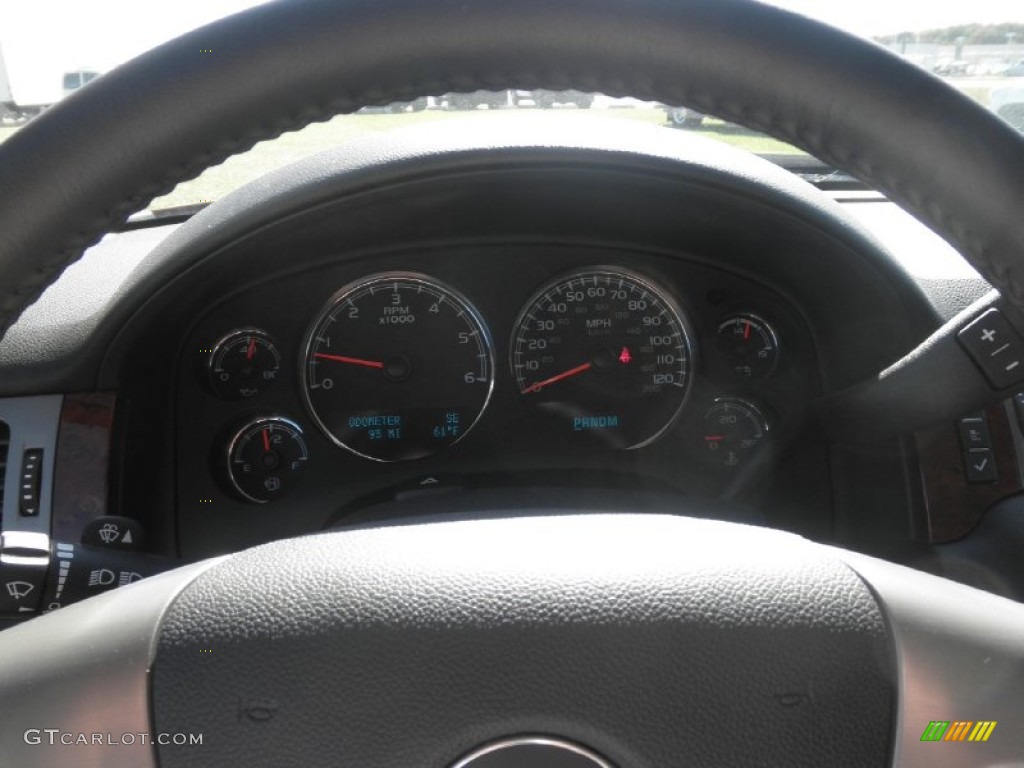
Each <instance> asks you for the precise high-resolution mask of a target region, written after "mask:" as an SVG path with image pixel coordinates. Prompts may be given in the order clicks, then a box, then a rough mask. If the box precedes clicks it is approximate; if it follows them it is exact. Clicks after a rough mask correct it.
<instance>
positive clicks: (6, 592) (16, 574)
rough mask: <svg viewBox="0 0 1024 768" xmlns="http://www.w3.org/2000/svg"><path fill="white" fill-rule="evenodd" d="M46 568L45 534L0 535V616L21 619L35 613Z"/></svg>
mask: <svg viewBox="0 0 1024 768" xmlns="http://www.w3.org/2000/svg"><path fill="white" fill-rule="evenodd" d="M49 564H50V538H49V537H48V536H47V535H46V534H44V533H31V532H27V531H5V532H4V533H3V534H0V616H13V617H19V616H20V617H25V616H31V615H34V614H35V613H36V612H37V611H38V610H39V606H40V604H41V602H42V596H43V585H44V584H45V583H46V572H47V568H48V567H49Z"/></svg>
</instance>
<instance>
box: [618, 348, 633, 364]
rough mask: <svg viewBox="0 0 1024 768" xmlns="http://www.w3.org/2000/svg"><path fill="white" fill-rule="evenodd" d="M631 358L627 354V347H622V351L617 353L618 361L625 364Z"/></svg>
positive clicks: (631, 357)
mask: <svg viewBox="0 0 1024 768" xmlns="http://www.w3.org/2000/svg"><path fill="white" fill-rule="evenodd" d="M632 359H633V356H632V355H631V354H629V347H623V348H622V351H621V352H620V353H619V362H620V363H622V364H623V365H625V364H626V363H628V362H629V361H630V360H632Z"/></svg>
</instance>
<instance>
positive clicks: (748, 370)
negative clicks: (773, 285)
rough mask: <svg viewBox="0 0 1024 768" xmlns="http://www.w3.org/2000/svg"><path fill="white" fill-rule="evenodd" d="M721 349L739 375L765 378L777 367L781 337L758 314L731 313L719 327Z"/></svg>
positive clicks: (719, 346) (746, 377)
mask: <svg viewBox="0 0 1024 768" xmlns="http://www.w3.org/2000/svg"><path fill="white" fill-rule="evenodd" d="M718 351H719V352H721V353H722V355H724V356H725V358H726V359H727V360H728V363H729V367H730V368H731V369H732V372H733V373H735V374H736V375H737V376H740V377H742V378H745V379H753V378H762V377H764V376H768V375H770V374H771V373H772V371H774V370H775V365H776V363H778V361H779V340H778V336H776V335H775V330H774V329H773V328H772V327H771V326H770V325H769V324H768V323H766V322H765V321H764V320H762V319H761V318H760V317H758V316H757V315H752V314H750V313H749V312H744V313H743V314H739V315H730V316H729V317H727V318H725V320H723V321H722V323H721V324H720V325H719V326H718Z"/></svg>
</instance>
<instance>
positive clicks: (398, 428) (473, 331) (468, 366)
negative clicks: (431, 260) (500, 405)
mask: <svg viewBox="0 0 1024 768" xmlns="http://www.w3.org/2000/svg"><path fill="white" fill-rule="evenodd" d="M302 372H303V392H304V395H305V398H306V402H307V405H308V407H309V410H310V414H311V415H312V416H313V418H314V419H315V420H316V422H317V424H318V425H319V426H320V428H321V429H322V430H323V431H324V433H325V434H326V435H327V436H328V437H329V438H330V439H331V440H333V441H334V442H335V443H337V444H338V445H340V446H343V447H344V448H347V449H349V450H350V451H352V452H354V453H356V454H359V455H360V456H364V457H367V458H371V459H377V460H380V461H397V460H400V459H415V458H421V457H423V456H429V455H430V454H432V453H436V452H437V451H439V450H441V449H442V448H445V447H447V446H449V445H452V444H454V443H456V442H458V441H459V440H460V439H462V437H463V436H465V434H466V433H467V432H469V430H470V429H471V428H472V427H473V424H474V423H475V422H476V421H477V419H478V418H479V417H480V415H481V414H482V413H483V410H484V408H485V407H486V406H487V402H488V400H489V399H490V395H491V390H492V388H493V384H494V358H493V350H492V347H491V342H490V336H489V334H488V332H487V329H486V326H485V325H484V323H483V320H482V319H481V318H480V316H479V315H478V314H477V312H476V310H475V309H474V308H473V307H472V306H471V305H470V304H469V302H468V301H467V300H466V299H464V298H463V297H462V296H461V295H460V294H458V293H457V292H456V291H455V290H454V289H452V288H450V287H448V286H446V285H443V284H442V283H440V282H438V281H436V280H433V279H431V278H428V277H426V276H423V275H418V274H412V273H404V272H402V273H398V272H396V273H386V274H380V275H374V276H371V277H368V278H365V279H364V280H361V281H359V282H357V283H355V284H352V285H350V286H347V287H345V288H342V289H341V290H340V291H339V292H338V293H336V294H335V295H334V296H333V297H332V298H331V300H330V302H329V303H328V305H327V306H326V307H325V308H324V310H323V311H322V312H321V313H320V315H319V316H318V318H317V320H316V321H315V322H314V324H313V326H312V328H311V330H310V332H309V334H308V337H307V342H306V353H305V358H304V360H303V365H302Z"/></svg>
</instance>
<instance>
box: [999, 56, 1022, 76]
mask: <svg viewBox="0 0 1024 768" xmlns="http://www.w3.org/2000/svg"><path fill="white" fill-rule="evenodd" d="M1003 74H1004V75H1006V76H1007V77H1024V59H1021V60H1020V61H1018V62H1017V63H1016V64H1014V65H1013V66H1012V67H1010V68H1009V69H1007V70H1006V71H1005V72H1003Z"/></svg>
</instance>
